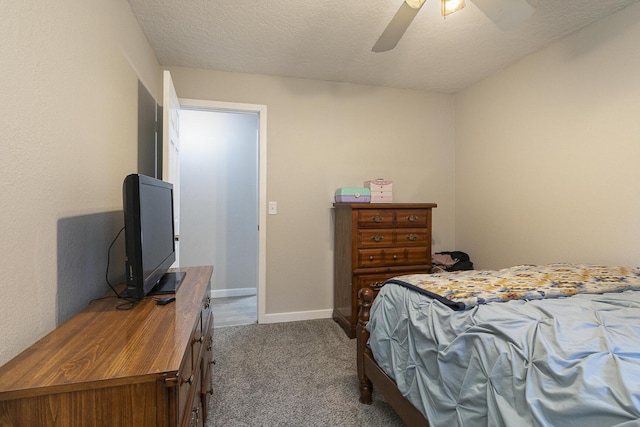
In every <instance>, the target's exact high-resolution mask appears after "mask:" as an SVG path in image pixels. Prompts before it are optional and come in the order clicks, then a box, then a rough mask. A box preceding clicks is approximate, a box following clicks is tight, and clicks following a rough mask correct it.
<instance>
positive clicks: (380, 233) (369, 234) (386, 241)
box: [357, 228, 396, 248]
mask: <svg viewBox="0 0 640 427" xmlns="http://www.w3.org/2000/svg"><path fill="white" fill-rule="evenodd" d="M395 240H396V232H395V230H393V229H375V228H368V229H364V230H359V231H358V240H357V245H358V247H359V248H382V247H387V246H393V245H395Z"/></svg>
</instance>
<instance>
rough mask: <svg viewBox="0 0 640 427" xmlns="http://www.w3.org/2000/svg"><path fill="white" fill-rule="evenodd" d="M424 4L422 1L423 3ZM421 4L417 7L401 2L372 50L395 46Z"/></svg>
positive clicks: (388, 48) (386, 49) (389, 48)
mask: <svg viewBox="0 0 640 427" xmlns="http://www.w3.org/2000/svg"><path fill="white" fill-rule="evenodd" d="M423 4H424V3H423ZM421 8H422V6H420V7H419V8H417V9H414V8H412V7H411V6H409V5H408V4H407V3H406V2H404V1H403V2H402V6H400V9H398V11H397V12H396V14H395V15H394V16H393V18H392V19H391V21H390V22H389V25H387V28H385V29H384V31H383V32H382V34H381V35H380V38H379V39H378V41H377V42H376V44H375V45H373V49H371V51H372V52H386V51H388V50H391V49H393V48H394V47H396V45H397V44H398V42H399V41H400V39H401V38H402V36H403V35H404V33H405V31H407V28H409V25H410V24H411V22H412V21H413V18H415V17H416V15H417V14H418V12H419V11H420V9H421Z"/></svg>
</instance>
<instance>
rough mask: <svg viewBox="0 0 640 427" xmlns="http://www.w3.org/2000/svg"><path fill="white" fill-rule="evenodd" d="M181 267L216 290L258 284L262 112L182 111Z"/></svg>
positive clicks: (243, 287) (250, 286)
mask: <svg viewBox="0 0 640 427" xmlns="http://www.w3.org/2000/svg"><path fill="white" fill-rule="evenodd" d="M180 162H181V165H183V166H182V167H181V169H180V188H181V193H180V208H181V217H180V245H181V246H180V248H181V250H180V266H182V267H188V266H195V265H211V264H213V265H214V266H215V269H214V271H213V276H212V288H213V289H214V290H226V289H246V288H253V289H254V290H255V289H256V287H257V284H258V114H257V113H252V114H249V113H231V112H221V111H203V110H181V111H180Z"/></svg>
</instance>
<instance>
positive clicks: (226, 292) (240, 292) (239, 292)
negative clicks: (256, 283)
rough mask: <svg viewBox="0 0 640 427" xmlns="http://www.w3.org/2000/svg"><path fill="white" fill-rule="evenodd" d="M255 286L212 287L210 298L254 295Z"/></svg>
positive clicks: (255, 291)
mask: <svg viewBox="0 0 640 427" xmlns="http://www.w3.org/2000/svg"><path fill="white" fill-rule="evenodd" d="M257 293H258V290H257V289H256V288H237V289H212V290H211V294H210V295H211V298H229V297H246V296H250V295H256V294H257Z"/></svg>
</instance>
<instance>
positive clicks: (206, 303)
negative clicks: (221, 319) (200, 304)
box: [204, 297, 211, 309]
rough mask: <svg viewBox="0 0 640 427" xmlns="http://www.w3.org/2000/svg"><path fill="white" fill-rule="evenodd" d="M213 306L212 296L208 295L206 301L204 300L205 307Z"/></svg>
mask: <svg viewBox="0 0 640 427" xmlns="http://www.w3.org/2000/svg"><path fill="white" fill-rule="evenodd" d="M210 306H211V298H210V297H207V299H206V301H205V302H204V308H205V309H207V308H209V307H210Z"/></svg>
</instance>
